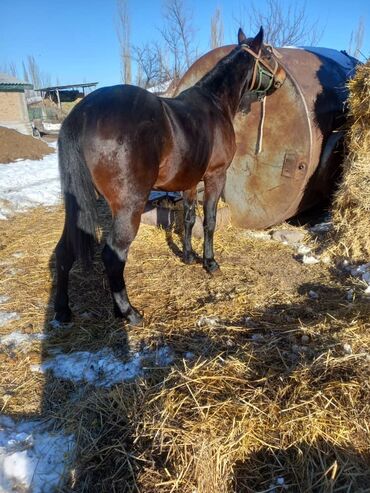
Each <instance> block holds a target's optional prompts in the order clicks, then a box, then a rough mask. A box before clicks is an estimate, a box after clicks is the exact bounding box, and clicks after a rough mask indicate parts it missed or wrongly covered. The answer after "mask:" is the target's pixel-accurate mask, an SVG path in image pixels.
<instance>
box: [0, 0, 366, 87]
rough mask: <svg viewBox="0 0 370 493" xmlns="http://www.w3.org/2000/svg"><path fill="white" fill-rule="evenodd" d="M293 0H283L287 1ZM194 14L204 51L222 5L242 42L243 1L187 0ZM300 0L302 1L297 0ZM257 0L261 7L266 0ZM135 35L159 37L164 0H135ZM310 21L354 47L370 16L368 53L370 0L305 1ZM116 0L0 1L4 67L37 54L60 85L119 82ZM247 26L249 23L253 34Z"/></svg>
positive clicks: (341, 44)
mask: <svg viewBox="0 0 370 493" xmlns="http://www.w3.org/2000/svg"><path fill="white" fill-rule="evenodd" d="M286 1H287V0H282V2H283V3H285V2H286ZM186 3H187V4H188V5H189V8H190V10H192V12H193V24H194V27H195V29H196V43H197V46H198V52H199V54H202V53H205V52H206V51H208V49H209V31H210V19H211V17H212V14H213V13H214V11H215V9H216V7H220V8H221V11H222V16H223V21H224V29H225V44H228V43H234V42H235V41H236V31H237V26H236V23H235V18H236V17H238V13H239V12H240V9H241V6H242V5H243V4H244V5H245V6H246V8H248V5H250V2H247V1H244V2H242V1H241V0H215V1H211V0H208V1H201V0H198V1H196V0H187V2H186ZM297 3H300V2H299V0H297ZM255 4H256V5H257V4H258V6H259V7H261V8H263V7H264V2H262V1H261V0H260V1H259V2H258V3H257V2H255ZM129 6H130V17H131V31H132V34H131V40H132V43H133V44H141V43H145V42H149V41H152V40H156V39H159V37H160V35H159V31H158V28H159V27H160V26H161V24H162V13H163V2H162V1H161V0H141V1H134V0H129ZM306 11H307V15H308V18H309V19H310V21H311V22H317V23H318V24H319V25H321V26H322V27H323V28H324V29H325V30H324V34H323V36H322V38H321V40H320V43H319V45H320V46H325V47H329V48H336V49H348V46H349V39H350V35H351V31H352V30H354V29H356V27H357V25H358V22H359V19H360V17H363V18H364V21H365V37H364V43H363V48H362V52H363V53H364V54H365V55H366V56H367V57H369V56H370V2H369V0H352V1H351V2H348V1H345V0H336V1H334V0H327V1H324V0H321V1H320V0H312V1H310V2H307V3H306ZM115 23H116V0H75V1H72V0H64V1H60V0H54V1H53V2H50V0H48V1H46V0H38V1H37V2H33V1H30V0H0V66H3V65H4V64H7V63H10V62H15V63H16V64H17V66H18V68H19V74H20V75H21V76H22V69H21V63H22V60H23V59H26V57H27V55H33V56H34V57H35V58H36V60H37V61H38V63H39V65H40V67H41V69H42V71H44V72H48V73H50V74H51V76H52V81H53V82H54V83H55V81H56V78H58V80H59V82H60V83H61V84H70V83H78V82H83V81H87V82H90V81H99V85H100V86H104V85H112V84H116V83H119V82H120V63H119V45H118V40H117V35H116V28H115ZM248 27H249V26H245V31H246V34H247V35H248V34H249V33H248V32H247V31H248Z"/></svg>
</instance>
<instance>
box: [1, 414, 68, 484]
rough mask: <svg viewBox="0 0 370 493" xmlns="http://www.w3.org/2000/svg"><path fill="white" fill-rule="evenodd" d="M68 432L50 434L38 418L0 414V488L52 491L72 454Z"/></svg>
mask: <svg viewBox="0 0 370 493" xmlns="http://www.w3.org/2000/svg"><path fill="white" fill-rule="evenodd" d="M73 449H74V439H73V437H72V436H71V435H68V436H66V435H63V434H57V433H51V432H49V431H47V427H46V425H43V424H41V423H40V422H39V421H21V422H19V423H16V422H14V421H13V420H12V419H11V418H10V417H8V416H0V491H1V493H11V492H14V491H27V492H28V493H52V492H54V491H56V490H57V488H58V487H59V488H60V487H61V486H62V485H63V482H64V481H63V479H64V476H65V474H66V470H67V467H68V463H69V461H70V459H71V457H72V453H73Z"/></svg>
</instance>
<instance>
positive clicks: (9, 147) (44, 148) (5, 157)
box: [0, 127, 54, 163]
mask: <svg viewBox="0 0 370 493" xmlns="http://www.w3.org/2000/svg"><path fill="white" fill-rule="evenodd" d="M52 152H54V149H52V148H51V147H49V146H48V145H47V144H46V143H45V142H43V141H41V140H40V139H36V138H34V137H31V136H30V135H23V134H21V133H19V132H17V131H16V130H12V129H10V128H5V127H0V163H11V162H13V161H16V160H17V159H41V158H42V157H43V156H45V155H46V154H51V153H52Z"/></svg>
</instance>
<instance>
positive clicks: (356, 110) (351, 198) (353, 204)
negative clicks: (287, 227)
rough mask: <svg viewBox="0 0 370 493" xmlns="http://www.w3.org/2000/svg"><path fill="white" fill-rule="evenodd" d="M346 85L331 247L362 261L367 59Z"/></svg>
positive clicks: (368, 205)
mask: <svg viewBox="0 0 370 493" xmlns="http://www.w3.org/2000/svg"><path fill="white" fill-rule="evenodd" d="M348 87H349V91H350V95H349V110H350V113H349V114H350V128H349V131H348V133H347V149H348V155H347V157H346V159H345V161H344V163H343V180H342V183H341V184H340V187H339V190H338V191H337V193H336V196H335V200H334V204H333V222H334V236H333V240H334V243H335V245H334V247H333V250H334V253H335V254H337V255H338V254H339V255H344V256H346V257H350V258H352V259H354V260H358V261H363V260H367V259H369V258H370V235H369V231H370V60H368V61H367V63H366V64H364V65H361V66H359V67H358V69H357V72H356V75H355V77H354V78H353V79H352V80H351V81H350V82H349V84H348Z"/></svg>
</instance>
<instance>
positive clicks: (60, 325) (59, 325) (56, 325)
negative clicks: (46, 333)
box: [49, 318, 73, 329]
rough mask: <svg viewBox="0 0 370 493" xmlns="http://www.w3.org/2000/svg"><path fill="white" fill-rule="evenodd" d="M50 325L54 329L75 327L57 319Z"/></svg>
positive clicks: (51, 321)
mask: <svg viewBox="0 0 370 493" xmlns="http://www.w3.org/2000/svg"><path fill="white" fill-rule="evenodd" d="M49 325H50V327H51V328H52V329H70V328H71V327H72V326H73V323H72V322H70V323H66V324H64V323H62V322H59V320H56V319H55V318H54V319H53V320H50V322H49Z"/></svg>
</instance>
